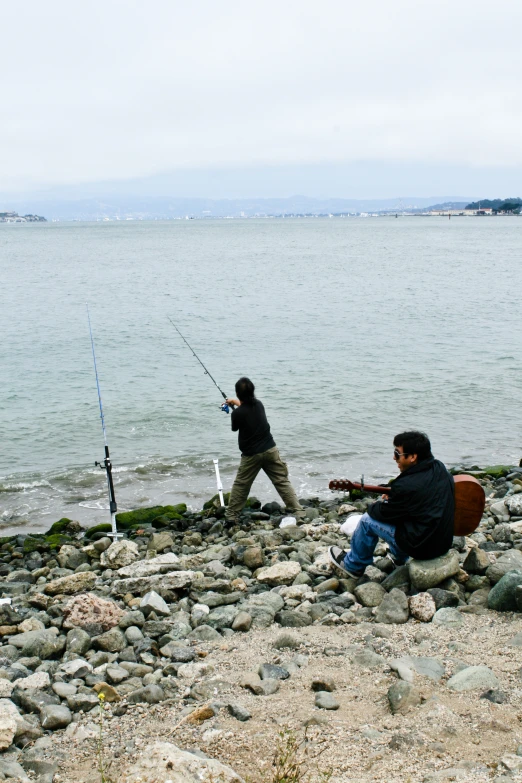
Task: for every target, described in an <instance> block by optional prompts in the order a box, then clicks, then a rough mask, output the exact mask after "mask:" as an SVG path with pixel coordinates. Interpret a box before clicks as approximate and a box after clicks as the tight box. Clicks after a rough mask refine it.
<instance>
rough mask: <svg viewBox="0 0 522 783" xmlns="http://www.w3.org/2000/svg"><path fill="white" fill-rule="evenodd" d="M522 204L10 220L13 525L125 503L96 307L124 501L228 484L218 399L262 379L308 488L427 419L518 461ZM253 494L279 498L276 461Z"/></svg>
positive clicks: (390, 468)
mask: <svg viewBox="0 0 522 783" xmlns="http://www.w3.org/2000/svg"><path fill="white" fill-rule="evenodd" d="M521 233H522V220H521V219H518V218H460V219H458V218H453V219H451V220H448V219H447V218H442V217H441V218H438V217H429V218H428V217H399V219H395V218H392V217H390V218H369V219H363V218H332V219H328V218H322V219H314V218H304V219H274V220H266V219H265V220H264V219H259V220H257V219H256V220H251V219H249V220H197V221H196V220H190V221H168V222H167V221H165V222H160V221H157V222H130V221H129V222H120V223H118V222H112V223H62V224H59V223H48V224H35V225H1V226H0V268H1V275H2V278H1V280H2V286H1V291H2V297H1V304H2V306H1V307H0V333H1V335H2V341H1V347H0V353H1V374H2V379H1V380H2V383H1V391H0V434H1V444H2V448H1V453H0V519H1V525H2V527H3V529H4V530H6V531H8V530H9V531H11V530H28V529H32V530H42V529H46V528H47V527H48V526H49V525H50V523H52V522H53V521H54V520H56V519H58V518H60V517H62V516H68V517H71V518H74V519H78V520H79V521H81V522H82V523H84V524H94V523H98V522H100V521H107V519H108V512H107V507H108V501H107V492H106V484H105V478H104V473H103V472H102V471H101V470H100V469H99V468H95V467H94V464H93V463H94V461H95V460H96V459H98V460H99V459H101V458H103V436H102V430H101V423H100V417H99V410H98V399H97V393H96V384H95V377H94V370H93V364H92V355H91V346H90V339H89V331H88V323H87V313H86V303H88V304H89V307H90V313H91V320H92V325H93V330H94V339H95V345H96V351H97V358H98V370H99V375H100V384H101V392H102V399H103V405H104V412H105V418H106V425H107V434H108V440H109V446H110V449H111V456H112V459H113V463H114V465H115V479H116V494H117V499H118V503H119V507H120V510H125V509H130V508H135V507H137V506H141V505H152V504H166V503H172V502H179V501H186V502H187V503H188V504H189V505H190V506H191V507H193V508H197V507H200V506H201V503H202V501H203V500H205V499H207V498H208V497H210V496H211V495H212V494H214V492H215V474H214V466H213V462H212V460H213V459H214V458H219V460H220V466H221V470H222V476H223V482H224V484H225V489H229V488H230V485H231V482H232V480H233V476H234V471H235V467H236V465H237V462H238V458H239V453H238V450H237V440H236V436H235V434H233V433H231V432H230V418H229V416H227V415H225V414H223V413H221V412H220V410H219V405H220V402H221V397H220V395H219V393H218V391H217V389H216V388H215V387H214V386H213V384H212V383H211V381H210V379H209V378H208V377H206V376H205V375H204V373H203V370H202V369H201V367H200V365H199V364H198V363H197V362H196V360H195V359H194V357H193V356H192V354H191V353H190V351H189V350H188V349H187V347H186V346H185V345H184V343H183V342H182V341H181V339H180V337H179V336H178V334H177V333H176V332H175V330H174V329H173V327H172V325H171V324H170V323H169V321H168V319H167V316H170V317H171V318H173V320H174V321H175V322H176V323H177V325H178V326H179V328H180V330H181V331H182V332H183V333H184V335H185V337H186V338H187V339H188V341H189V342H190V343H191V345H192V346H193V348H194V349H195V351H196V352H197V353H198V355H199V356H200V357H201V359H202V360H203V362H204V363H205V364H206V365H207V366H208V369H209V370H210V372H211V373H212V374H213V376H214V377H215V378H216V380H217V381H218V383H219V385H220V386H221V388H223V389H224V390H225V392H227V393H228V394H233V392H234V383H235V381H236V380H237V378H238V377H239V376H241V375H248V376H250V377H251V378H252V379H253V381H254V383H255V384H256V388H257V392H258V395H259V397H260V398H261V399H262V400H263V402H264V404H265V407H266V410H267V413H268V418H269V421H270V423H271V426H272V431H273V434H274V436H275V440H276V442H277V444H278V446H279V447H280V450H281V452H282V454H283V456H284V457H285V458H286V460H287V461H288V463H289V466H290V475H291V479H292V481H293V482H294V484H295V486H296V489H297V491H298V494H300V495H301V496H302V495H314V494H317V495H327V494H328V489H327V487H328V480H329V479H330V478H334V477H350V478H358V477H360V475H361V473H364V475H365V477H366V480H370V479H372V480H373V479H380V478H386V477H389V476H391V475H393V474H394V472H395V466H394V463H393V459H392V450H393V447H392V439H393V436H394V434H395V433H397V432H399V431H401V430H403V429H406V428H416V429H422V430H424V431H426V432H427V433H428V434H429V436H430V438H431V440H432V444H433V450H434V453H435V454H436V456H437V457H439V458H440V459H442V460H444V461H445V462H446V464H448V465H454V464H466V465H471V464H473V463H475V464H481V465H484V464H491V463H498V462H511V463H518V461H519V459H520V457H521V456H522V455H521V449H522V443H521V440H522V439H521V433H520V409H521V405H522V380H521V372H520V368H521V364H522V331H521V329H520V290H521V277H522V274H521V254H520V246H521V245H520V238H521ZM253 492H254V493H255V494H256V495H258V496H260V497H261V498H262V499H263V500H269V499H272V498H275V497H276V495H275V493H274V491H273V489H272V487H271V485H270V483H269V482H268V481H267V480H266V478H265V477H264V476H263V475H261V476H260V478H259V479H258V480H257V481H256V483H255V484H254V488H253Z"/></svg>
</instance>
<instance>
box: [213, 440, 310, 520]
mask: <svg viewBox="0 0 522 783" xmlns="http://www.w3.org/2000/svg"><path fill="white" fill-rule="evenodd" d="M260 470H264V471H265V473H266V475H267V476H268V478H269V479H270V481H271V482H272V484H273V485H274V487H275V488H276V490H277V491H278V493H279V495H280V496H281V498H282V500H283V502H284V504H285V506H286V509H287V511H288V512H290V513H293V514H295V513H296V512H298V511H302V508H301V506H300V505H299V501H298V499H297V495H296V494H295V491H294V488H293V487H292V485H291V484H290V481H289V480H288V466H287V464H286V462H283V460H282V459H281V457H280V456H279V449H278V448H277V446H274V447H273V448H271V449H268V451H263V452H261V454H254V456H253V457H245V456H244V455H242V456H241V462H240V463H239V468H238V471H237V475H236V478H235V480H234V484H233V485H232V491H231V493H230V500H229V503H228V508H227V514H226V516H227V517H228V518H229V519H234V518H237V517H238V516H239V514H240V512H241V510H242V508H243V506H244V505H245V503H246V500H247V498H248V493H249V492H250V487H251V486H252V484H253V483H254V479H255V477H256V476H257V474H258V473H259V471H260Z"/></svg>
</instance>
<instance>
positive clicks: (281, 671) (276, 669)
mask: <svg viewBox="0 0 522 783" xmlns="http://www.w3.org/2000/svg"><path fill="white" fill-rule="evenodd" d="M258 674H259V676H260V678H261V679H262V680H268V679H271V680H287V679H288V678H289V677H290V674H289V672H288V669H285V667H284V666H276V665H275V664H273V663H262V664H261V665H260V667H259V670H258Z"/></svg>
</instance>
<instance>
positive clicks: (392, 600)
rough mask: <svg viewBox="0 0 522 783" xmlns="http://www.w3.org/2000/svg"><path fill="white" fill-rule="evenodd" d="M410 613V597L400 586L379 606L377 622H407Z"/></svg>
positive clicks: (376, 615) (376, 613)
mask: <svg viewBox="0 0 522 783" xmlns="http://www.w3.org/2000/svg"><path fill="white" fill-rule="evenodd" d="M409 615H410V610H409V606H408V599H407V597H406V596H405V595H404V593H403V592H402V590H399V589H398V588H395V587H394V588H393V589H392V590H391V591H390V592H389V593H388V594H387V595H386V596H385V597H384V598H383V599H382V603H381V604H380V605H379V606H378V607H377V610H376V612H375V622H377V623H386V624H388V625H389V624H392V623H406V622H407V621H408V617H409Z"/></svg>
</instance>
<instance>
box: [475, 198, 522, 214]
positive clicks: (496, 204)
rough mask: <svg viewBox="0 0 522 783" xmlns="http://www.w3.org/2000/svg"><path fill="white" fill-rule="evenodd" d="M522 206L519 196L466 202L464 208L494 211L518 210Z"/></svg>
mask: <svg viewBox="0 0 522 783" xmlns="http://www.w3.org/2000/svg"><path fill="white" fill-rule="evenodd" d="M521 207H522V199H521V198H494V199H487V198H485V199H481V200H480V201H472V202H471V204H467V206H466V209H492V210H494V211H495V212H517V211H518V212H520V208H521Z"/></svg>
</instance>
